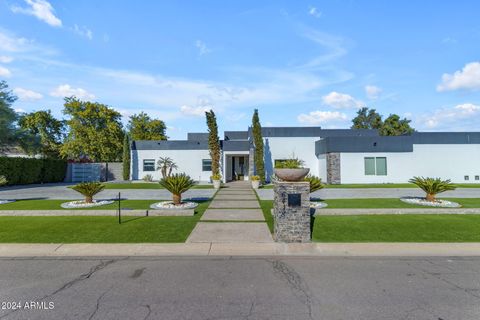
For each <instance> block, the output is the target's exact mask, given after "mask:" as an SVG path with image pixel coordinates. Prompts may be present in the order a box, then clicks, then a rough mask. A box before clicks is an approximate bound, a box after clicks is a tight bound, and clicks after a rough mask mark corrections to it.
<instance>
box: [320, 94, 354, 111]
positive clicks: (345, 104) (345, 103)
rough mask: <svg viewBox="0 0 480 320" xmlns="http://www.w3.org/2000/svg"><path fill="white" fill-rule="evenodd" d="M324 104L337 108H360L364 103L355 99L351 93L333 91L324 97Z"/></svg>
mask: <svg viewBox="0 0 480 320" xmlns="http://www.w3.org/2000/svg"><path fill="white" fill-rule="evenodd" d="M322 102H323V104H325V105H327V106H330V107H334V108H335V109H349V108H359V107H361V106H363V103H362V102H361V101H359V100H356V99H354V98H353V97H352V96H351V95H349V94H345V93H339V92H336V91H332V92H330V93H329V94H327V95H326V96H323V97H322Z"/></svg>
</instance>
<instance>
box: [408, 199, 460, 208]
mask: <svg viewBox="0 0 480 320" xmlns="http://www.w3.org/2000/svg"><path fill="white" fill-rule="evenodd" d="M400 200H401V201H403V202H405V203H409V204H415V205H419V206H427V207H437V208H460V207H461V205H460V204H459V203H456V202H453V201H447V200H440V199H437V200H436V201H435V202H432V201H427V200H426V199H425V198H420V197H403V198H400Z"/></svg>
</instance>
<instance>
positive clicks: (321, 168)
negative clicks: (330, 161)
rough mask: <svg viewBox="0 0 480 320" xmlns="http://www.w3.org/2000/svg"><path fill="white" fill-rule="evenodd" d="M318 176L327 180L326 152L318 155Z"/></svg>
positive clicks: (324, 180)
mask: <svg viewBox="0 0 480 320" xmlns="http://www.w3.org/2000/svg"><path fill="white" fill-rule="evenodd" d="M318 177H319V178H320V179H322V181H323V182H327V156H326V155H324V154H319V155H318Z"/></svg>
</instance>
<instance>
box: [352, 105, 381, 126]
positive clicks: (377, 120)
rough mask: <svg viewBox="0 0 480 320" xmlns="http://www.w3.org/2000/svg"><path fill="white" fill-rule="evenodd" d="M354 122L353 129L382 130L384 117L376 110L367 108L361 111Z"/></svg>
mask: <svg viewBox="0 0 480 320" xmlns="http://www.w3.org/2000/svg"><path fill="white" fill-rule="evenodd" d="M352 122H353V125H352V127H351V128H352V129H380V128H381V127H382V124H383V122H382V116H381V115H380V114H379V113H378V112H377V111H376V110H375V109H369V108H367V107H364V108H361V109H359V110H358V111H357V116H356V117H355V118H353V120H352Z"/></svg>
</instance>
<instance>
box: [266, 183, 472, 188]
mask: <svg viewBox="0 0 480 320" xmlns="http://www.w3.org/2000/svg"><path fill="white" fill-rule="evenodd" d="M456 186H457V188H480V183H457V184H456ZM263 188H264V189H273V185H271V184H267V185H265V186H263ZM325 188H327V189H371V188H418V187H417V186H416V185H414V184H412V183H366V184H327V185H325Z"/></svg>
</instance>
